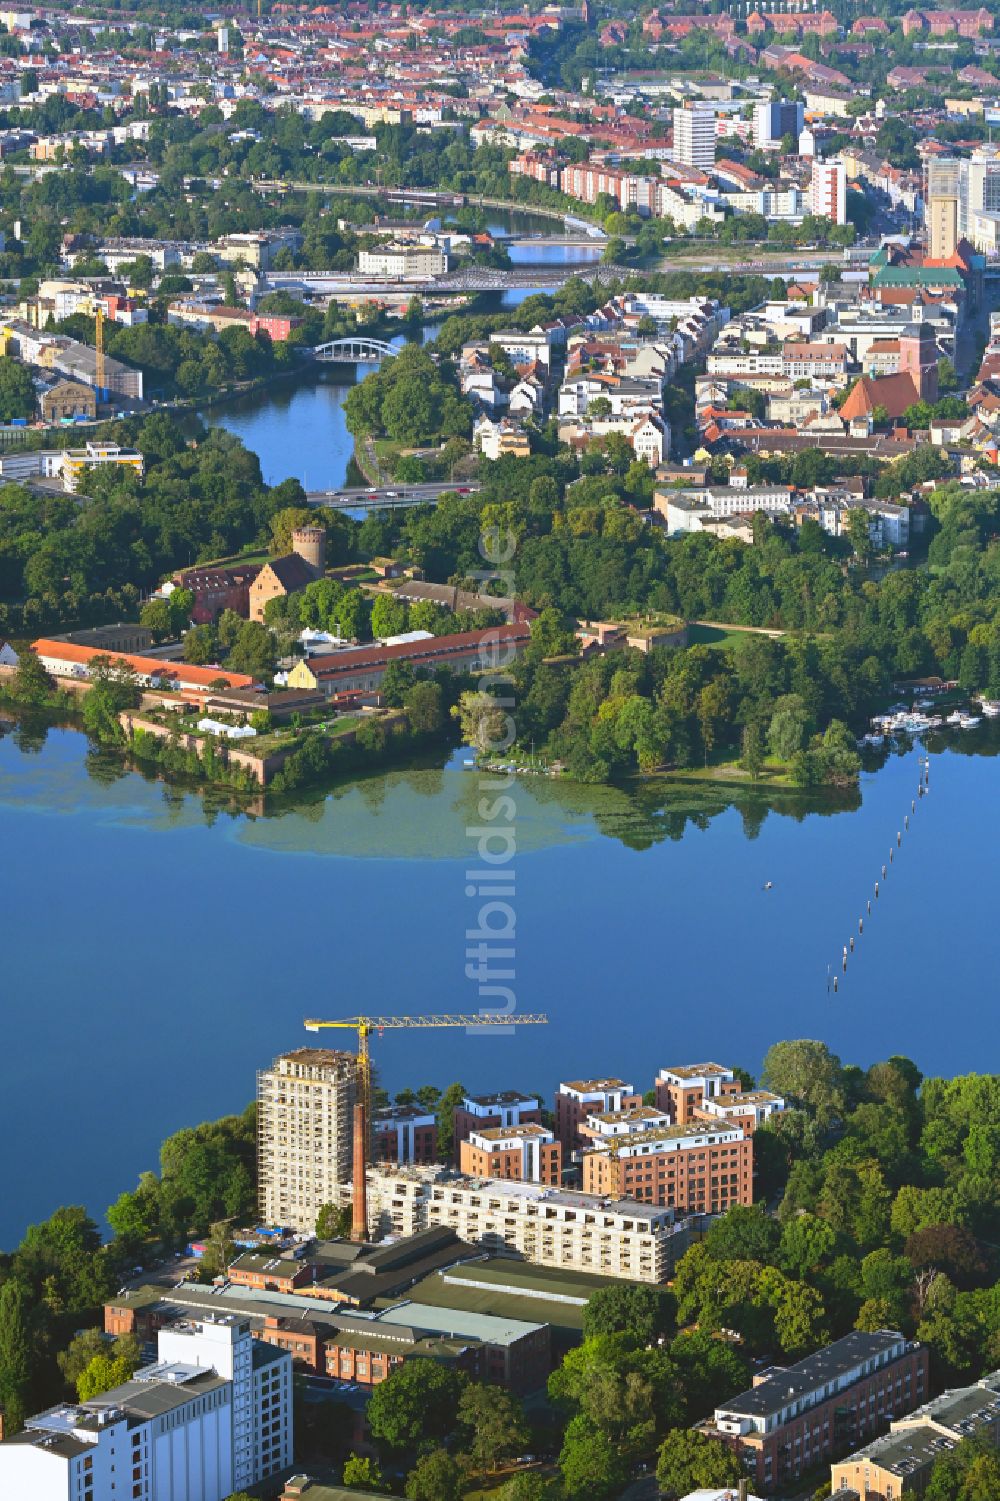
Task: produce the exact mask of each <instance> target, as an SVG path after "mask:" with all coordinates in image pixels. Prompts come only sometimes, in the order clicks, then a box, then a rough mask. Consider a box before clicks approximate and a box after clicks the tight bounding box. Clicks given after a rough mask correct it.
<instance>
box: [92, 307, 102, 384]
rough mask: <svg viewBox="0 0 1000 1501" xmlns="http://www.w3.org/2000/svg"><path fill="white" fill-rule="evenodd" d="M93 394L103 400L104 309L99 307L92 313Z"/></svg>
mask: <svg viewBox="0 0 1000 1501" xmlns="http://www.w3.org/2000/svg"><path fill="white" fill-rule="evenodd" d="M94 349H95V351H96V355H95V359H94V394H95V396H96V398H97V400H98V401H103V400H104V309H103V308H101V307H99V308H98V309H97V310H96V312H95V314H94Z"/></svg>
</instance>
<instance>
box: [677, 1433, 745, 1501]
mask: <svg viewBox="0 0 1000 1501" xmlns="http://www.w3.org/2000/svg"><path fill="white" fill-rule="evenodd" d="M745 1473H746V1471H745V1470H744V1468H743V1464H742V1462H741V1461H740V1459H739V1456H738V1455H736V1454H734V1453H733V1451H732V1449H730V1448H729V1447H728V1445H726V1444H724V1443H723V1442H722V1440H721V1439H717V1438H712V1437H710V1436H709V1435H708V1434H704V1433H699V1432H698V1431H697V1429H694V1428H675V1429H674V1431H673V1432H672V1433H668V1434H667V1436H666V1438H665V1439H664V1440H663V1443H662V1444H661V1445H660V1450H659V1453H658V1455H657V1459H656V1479H657V1482H658V1484H659V1487H660V1490H661V1491H662V1492H663V1494H664V1496H665V1497H666V1498H667V1501H677V1498H679V1497H681V1496H686V1495H688V1494H689V1493H690V1492H691V1491H694V1490H700V1489H702V1488H706V1489H707V1488H709V1487H716V1486H717V1487H720V1488H721V1487H722V1486H729V1485H732V1486H735V1485H737V1484H738V1483H739V1481H740V1480H741V1479H742V1477H743V1475H744V1474H745Z"/></svg>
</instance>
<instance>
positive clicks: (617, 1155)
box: [583, 1122, 753, 1214]
mask: <svg viewBox="0 0 1000 1501" xmlns="http://www.w3.org/2000/svg"><path fill="white" fill-rule="evenodd" d="M583 1191H584V1193H594V1194H609V1195H611V1196H612V1197H614V1198H619V1199H626V1198H627V1199H638V1200H639V1202H640V1203H645V1204H655V1205H657V1206H660V1205H663V1206H666V1207H668V1208H671V1209H675V1210H676V1211H677V1213H678V1214H724V1213H725V1211H726V1210H727V1209H729V1208H730V1206H731V1205H733V1204H752V1203H753V1145H752V1143H751V1140H750V1138H749V1137H748V1136H746V1135H744V1133H743V1132H742V1131H741V1130H739V1129H738V1128H735V1127H734V1128H729V1129H727V1128H725V1127H722V1128H721V1129H720V1128H718V1127H711V1126H706V1125H705V1124H704V1123H703V1122H695V1123H694V1124H691V1125H684V1126H668V1127H667V1128H666V1129H661V1130H655V1131H648V1132H646V1131H643V1132H639V1133H636V1134H630V1135H625V1136H621V1137H617V1138H605V1139H604V1140H602V1142H601V1144H600V1145H599V1146H595V1148H594V1150H593V1151H590V1152H584V1154H583Z"/></svg>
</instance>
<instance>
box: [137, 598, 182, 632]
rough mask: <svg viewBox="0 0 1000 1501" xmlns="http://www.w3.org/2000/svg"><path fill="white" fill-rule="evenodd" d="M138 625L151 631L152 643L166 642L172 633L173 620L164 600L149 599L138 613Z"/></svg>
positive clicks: (168, 606)
mask: <svg viewBox="0 0 1000 1501" xmlns="http://www.w3.org/2000/svg"><path fill="white" fill-rule="evenodd" d="M139 624H140V625H144V626H145V627H146V629H147V630H150V631H152V633H153V639H154V641H166V640H167V639H168V637H170V636H172V635H173V633H174V619H173V614H172V612H171V609H170V604H169V602H168V601H167V600H165V599H151V600H149V602H148V603H147V604H144V605H143V607H142V609H141V610H140V611H139Z"/></svg>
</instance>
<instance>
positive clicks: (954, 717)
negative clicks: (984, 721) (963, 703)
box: [945, 709, 966, 725]
mask: <svg viewBox="0 0 1000 1501" xmlns="http://www.w3.org/2000/svg"><path fill="white" fill-rule="evenodd" d="M965 717H966V716H965V715H964V714H963V713H962V711H961V709H953V710H952V712H951V713H950V714H949V715H948V718H947V719H946V720H945V724H954V725H960V724H961V723H962V720H963V719H965Z"/></svg>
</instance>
